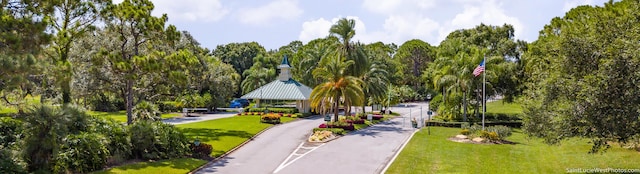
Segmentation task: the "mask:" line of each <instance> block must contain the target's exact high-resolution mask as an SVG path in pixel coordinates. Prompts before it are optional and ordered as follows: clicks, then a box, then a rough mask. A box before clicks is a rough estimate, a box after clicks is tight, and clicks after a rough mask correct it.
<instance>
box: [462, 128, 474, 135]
mask: <svg viewBox="0 0 640 174" xmlns="http://www.w3.org/2000/svg"><path fill="white" fill-rule="evenodd" d="M460 134H462V135H471V131H469V129H462V130H461V131H460Z"/></svg>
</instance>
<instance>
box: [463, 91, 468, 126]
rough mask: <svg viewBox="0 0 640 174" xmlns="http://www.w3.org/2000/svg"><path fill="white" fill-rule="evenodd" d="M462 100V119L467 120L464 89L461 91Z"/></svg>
mask: <svg viewBox="0 0 640 174" xmlns="http://www.w3.org/2000/svg"><path fill="white" fill-rule="evenodd" d="M462 100H463V101H462V102H463V105H464V109H463V112H462V121H464V122H467V92H466V91H463V92H462Z"/></svg>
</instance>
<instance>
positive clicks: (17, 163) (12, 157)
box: [0, 145, 27, 174]
mask: <svg viewBox="0 0 640 174" xmlns="http://www.w3.org/2000/svg"><path fill="white" fill-rule="evenodd" d="M0 173H15V174H22V173H25V174H26V173H27V171H26V170H25V164H24V162H23V161H22V160H21V159H20V157H19V156H18V155H16V151H14V150H11V149H9V148H7V147H4V146H1V145H0Z"/></svg>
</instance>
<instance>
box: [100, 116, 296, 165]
mask: <svg viewBox="0 0 640 174" xmlns="http://www.w3.org/2000/svg"><path fill="white" fill-rule="evenodd" d="M293 120H295V118H290V117H281V122H282V123H287V122H290V121H293ZM270 126H273V125H271V124H265V123H260V116H236V117H229V118H222V119H215V120H209V121H202V122H195V123H188V124H181V125H177V126H176V127H179V128H182V130H183V132H184V133H185V135H187V136H188V137H189V139H192V140H194V139H195V138H196V137H197V138H198V139H199V140H200V141H201V142H203V143H207V144H211V145H212V146H213V152H212V153H211V154H212V156H214V157H217V156H220V155H222V154H224V153H226V152H227V151H229V150H231V149H232V148H234V147H236V146H238V145H240V144H241V143H242V142H245V141H247V140H248V139H249V138H251V137H253V136H254V135H255V134H257V133H258V132H260V131H262V130H264V129H266V128H268V127H270ZM206 162H207V161H204V160H199V159H193V158H185V159H170V160H165V161H157V162H140V163H134V164H129V165H123V166H118V167H114V168H112V169H110V170H107V171H102V172H97V173H98V174H104V173H164V174H173V173H187V172H189V171H191V170H194V169H196V168H198V167H200V166H202V165H204V164H205V163H206Z"/></svg>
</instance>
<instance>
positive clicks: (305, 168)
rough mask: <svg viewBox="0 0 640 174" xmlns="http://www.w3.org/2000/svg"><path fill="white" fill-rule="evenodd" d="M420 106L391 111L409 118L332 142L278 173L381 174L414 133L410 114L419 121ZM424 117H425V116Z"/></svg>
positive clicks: (391, 121)
mask: <svg viewBox="0 0 640 174" xmlns="http://www.w3.org/2000/svg"><path fill="white" fill-rule="evenodd" d="M419 106H421V105H419V104H412V105H411V106H408V107H406V108H399V107H397V108H395V109H392V111H394V112H399V113H402V114H403V116H405V117H407V118H403V117H397V118H394V119H392V120H390V121H389V122H385V123H382V124H378V125H374V126H372V127H369V128H367V129H364V130H360V131H356V132H353V133H351V134H349V135H346V136H344V137H341V138H339V139H337V140H334V141H331V142H329V143H327V144H326V145H324V146H323V147H320V148H318V149H317V150H315V151H314V152H312V153H309V154H308V155H306V156H305V157H303V158H300V159H299V160H298V161H296V162H295V163H293V164H290V165H289V166H288V167H286V168H284V169H282V170H280V171H278V172H277V173H278V174H290V173H291V174H295V173H306V174H315V173H317V174H324V173H332V174H337V173H345V174H346V173H348V174H358V173H363V174H372V173H380V172H381V171H382V170H383V169H384V167H385V166H386V164H387V163H388V162H389V161H390V160H391V158H392V157H393V156H394V155H395V153H396V152H397V151H398V150H400V148H401V146H402V144H403V143H404V142H405V141H406V140H407V138H409V136H411V134H412V133H413V132H414V131H415V129H413V128H411V127H410V121H409V118H408V117H409V115H408V113H409V111H411V112H412V114H411V116H412V117H416V116H417V117H418V118H420V117H419V116H420V110H419V109H418V108H419ZM424 113H426V107H425V109H424ZM423 116H425V117H426V114H425V115H423Z"/></svg>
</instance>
